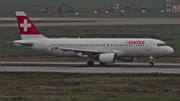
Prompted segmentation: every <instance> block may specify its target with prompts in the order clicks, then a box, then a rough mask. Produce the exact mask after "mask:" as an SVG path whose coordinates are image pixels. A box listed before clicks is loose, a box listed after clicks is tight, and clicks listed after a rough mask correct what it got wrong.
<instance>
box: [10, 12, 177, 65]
mask: <svg viewBox="0 0 180 101" xmlns="http://www.w3.org/2000/svg"><path fill="white" fill-rule="evenodd" d="M15 14H16V18H17V22H18V26H19V31H20V34H21V40H16V41H13V44H14V45H17V46H20V47H24V48H27V49H31V50H35V51H40V52H41V53H44V54H51V55H55V56H61V57H84V58H89V61H88V62H87V66H94V60H97V61H99V63H100V65H106V64H110V63H115V62H116V61H117V60H120V61H124V62H132V61H134V60H135V58H137V57H147V58H149V59H150V60H149V66H154V62H153V61H152V60H153V58H154V57H162V56H166V55H170V54H172V53H173V52H174V50H173V48H171V47H170V46H168V45H167V44H166V43H165V42H163V41H161V40H158V39H152V38H47V37H45V36H43V35H42V34H41V33H40V31H39V30H38V29H37V28H36V26H35V25H34V24H33V23H32V21H31V20H30V19H29V17H28V16H27V15H26V14H25V13H24V12H23V11H16V12H15Z"/></svg>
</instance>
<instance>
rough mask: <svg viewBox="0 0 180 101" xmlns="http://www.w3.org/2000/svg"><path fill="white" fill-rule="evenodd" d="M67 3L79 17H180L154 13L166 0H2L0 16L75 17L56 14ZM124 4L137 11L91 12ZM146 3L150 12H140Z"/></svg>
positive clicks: (68, 14) (174, 14) (0, 0)
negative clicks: (19, 14) (45, 11)
mask: <svg viewBox="0 0 180 101" xmlns="http://www.w3.org/2000/svg"><path fill="white" fill-rule="evenodd" d="M63 2H64V3H67V4H69V5H70V6H72V7H73V8H75V10H76V12H79V13H80V15H79V17H179V16H180V14H179V13H152V12H154V11H157V12H160V10H161V9H165V8H166V7H165V6H166V3H165V0H121V1H119V0H103V3H102V1H101V0H91V1H88V0H76V1H74V0H66V1H59V0H38V1H37V0H28V1H24V0H14V1H12V0H5V1H4V0H0V12H1V13H0V16H1V17H14V12H15V11H17V10H23V11H25V12H26V13H27V14H28V15H29V16H35V17H45V16H56V17H59V16H61V17H73V16H75V14H72V13H63V14H60V15H59V14H54V12H57V10H58V7H59V6H60V4H61V3H63ZM117 3H118V4H123V5H125V6H128V7H130V6H131V5H132V4H133V5H134V6H135V9H136V10H137V11H138V12H137V13H123V14H121V13H112V14H97V15H96V14H91V13H92V12H94V11H95V10H97V9H98V8H99V9H101V11H103V12H104V10H105V9H106V8H107V7H108V6H115V4H117ZM176 3H177V4H178V3H179V4H180V1H179V0H176ZM142 5H146V6H147V8H148V11H149V13H139V12H140V11H141V10H140V7H141V6H142ZM45 6H47V7H48V8H49V11H50V12H51V13H48V14H46V13H41V12H40V11H41V9H42V8H44V7H45ZM63 9H64V8H63Z"/></svg>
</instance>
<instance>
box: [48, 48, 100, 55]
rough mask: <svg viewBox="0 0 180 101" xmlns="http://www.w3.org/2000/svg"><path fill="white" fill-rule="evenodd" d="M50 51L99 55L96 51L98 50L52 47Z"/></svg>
mask: <svg viewBox="0 0 180 101" xmlns="http://www.w3.org/2000/svg"><path fill="white" fill-rule="evenodd" d="M51 50H62V51H74V52H81V53H91V54H98V53H100V51H98V50H89V49H76V48H64V47H52V48H51Z"/></svg>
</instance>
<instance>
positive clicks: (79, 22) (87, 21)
mask: <svg viewBox="0 0 180 101" xmlns="http://www.w3.org/2000/svg"><path fill="white" fill-rule="evenodd" d="M31 19H32V20H36V21H44V22H41V23H35V25H36V26H90V25H152V24H180V19H178V18H63V17H59V18H58V17H46V18H31ZM12 20H16V18H0V21H12ZM0 27H17V23H1V24H0Z"/></svg>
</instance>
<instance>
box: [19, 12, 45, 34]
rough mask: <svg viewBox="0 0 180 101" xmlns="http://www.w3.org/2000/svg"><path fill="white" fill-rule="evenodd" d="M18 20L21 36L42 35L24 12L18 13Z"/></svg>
mask: <svg viewBox="0 0 180 101" xmlns="http://www.w3.org/2000/svg"><path fill="white" fill-rule="evenodd" d="M16 18H17V21H18V26H19V30H20V33H21V34H28V35H30V34H33V35H34V34H41V33H40V32H39V30H38V29H37V28H36V27H35V26H34V24H33V23H32V22H31V20H30V19H29V18H28V16H27V15H26V14H25V13H24V12H23V11H17V12H16Z"/></svg>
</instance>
